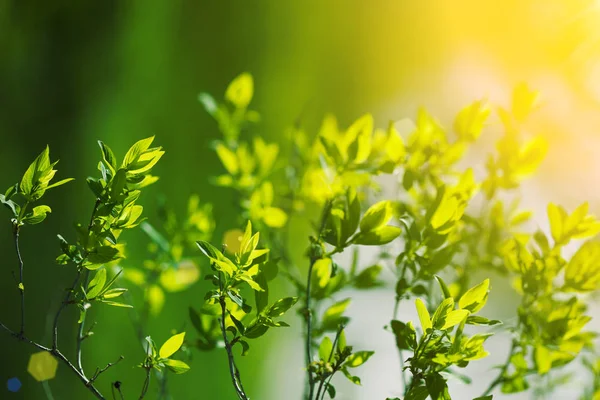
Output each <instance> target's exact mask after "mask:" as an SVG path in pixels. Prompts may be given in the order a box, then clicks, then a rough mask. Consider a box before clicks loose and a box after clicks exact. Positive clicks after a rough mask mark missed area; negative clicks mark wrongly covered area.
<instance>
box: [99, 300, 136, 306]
mask: <svg viewBox="0 0 600 400" xmlns="http://www.w3.org/2000/svg"><path fill="white" fill-rule="evenodd" d="M100 301H101V302H102V303H104V304H108V305H109V306H113V307H123V308H133V306H132V305H129V304H125V303H118V302H116V301H110V300H100Z"/></svg>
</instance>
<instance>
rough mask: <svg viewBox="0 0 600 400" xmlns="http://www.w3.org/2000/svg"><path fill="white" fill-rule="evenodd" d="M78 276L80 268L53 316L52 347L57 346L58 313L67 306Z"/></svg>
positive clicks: (79, 275)
mask: <svg viewBox="0 0 600 400" xmlns="http://www.w3.org/2000/svg"><path fill="white" fill-rule="evenodd" d="M80 277H81V269H78V271H77V276H76V277H75V280H74V281H73V284H72V285H71V287H70V288H69V289H67V294H66V295H65V298H64V300H63V301H62V303H61V305H60V307H59V308H58V311H57V312H56V315H55V316H54V324H53V326H52V349H56V348H58V320H59V318H60V315H61V314H62V312H63V310H64V309H65V307H66V306H67V304H69V301H71V295H72V294H73V291H74V290H75V286H77V283H78V282H79V278H80Z"/></svg>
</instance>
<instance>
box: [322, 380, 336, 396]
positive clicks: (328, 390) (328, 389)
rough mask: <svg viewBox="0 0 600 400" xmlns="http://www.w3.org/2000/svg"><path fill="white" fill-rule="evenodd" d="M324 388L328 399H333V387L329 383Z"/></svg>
mask: <svg viewBox="0 0 600 400" xmlns="http://www.w3.org/2000/svg"><path fill="white" fill-rule="evenodd" d="M325 385H326V386H325V388H326V389H327V393H328V394H329V398H331V399H335V395H336V393H335V387H334V386H333V385H332V384H331V383H326V384H325Z"/></svg>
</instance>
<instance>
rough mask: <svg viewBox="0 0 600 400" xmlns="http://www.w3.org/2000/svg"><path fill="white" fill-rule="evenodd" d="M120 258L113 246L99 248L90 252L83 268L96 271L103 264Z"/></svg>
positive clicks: (117, 250)
mask: <svg viewBox="0 0 600 400" xmlns="http://www.w3.org/2000/svg"><path fill="white" fill-rule="evenodd" d="M119 258H122V256H121V254H120V253H119V249H118V248H116V247H114V246H100V247H98V248H96V249H94V250H93V251H92V252H90V253H89V254H88V256H87V258H86V263H85V264H84V266H85V267H86V268H87V269H92V270H93V269H98V268H100V266H102V265H103V264H106V263H108V262H111V261H114V260H117V259H119Z"/></svg>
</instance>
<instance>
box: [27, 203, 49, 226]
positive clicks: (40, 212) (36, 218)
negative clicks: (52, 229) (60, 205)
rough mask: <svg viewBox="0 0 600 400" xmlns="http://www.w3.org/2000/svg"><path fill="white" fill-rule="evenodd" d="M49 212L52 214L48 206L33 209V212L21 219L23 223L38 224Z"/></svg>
mask: <svg viewBox="0 0 600 400" xmlns="http://www.w3.org/2000/svg"><path fill="white" fill-rule="evenodd" d="M50 212H52V210H51V209H50V207H48V206H37V207H34V208H33V210H31V212H30V213H28V214H27V215H26V216H25V218H23V222H24V223H26V224H30V225H34V224H39V223H40V222H42V221H43V220H45V219H46V215H47V214H48V213H50Z"/></svg>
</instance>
